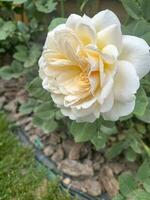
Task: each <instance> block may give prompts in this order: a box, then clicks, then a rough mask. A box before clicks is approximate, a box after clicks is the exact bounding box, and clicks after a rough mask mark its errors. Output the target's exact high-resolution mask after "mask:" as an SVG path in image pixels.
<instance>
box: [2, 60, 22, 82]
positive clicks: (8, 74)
mask: <svg viewBox="0 0 150 200" xmlns="http://www.w3.org/2000/svg"><path fill="white" fill-rule="evenodd" d="M23 73H24V68H23V66H22V65H21V63H19V62H17V61H15V60H14V61H13V62H12V64H11V66H4V67H2V68H0V77H1V78H3V79H6V80H10V79H11V78H19V77H20V76H21V75H22V74H23Z"/></svg>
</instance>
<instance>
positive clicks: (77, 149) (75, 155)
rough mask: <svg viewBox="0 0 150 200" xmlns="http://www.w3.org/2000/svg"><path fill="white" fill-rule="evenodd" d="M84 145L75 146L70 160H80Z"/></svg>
mask: <svg viewBox="0 0 150 200" xmlns="http://www.w3.org/2000/svg"><path fill="white" fill-rule="evenodd" d="M82 146H83V145H82V144H74V145H73V146H72V148H71V150H70V152H69V156H68V158H69V159H70V160H79V158H80V151H81V148H82Z"/></svg>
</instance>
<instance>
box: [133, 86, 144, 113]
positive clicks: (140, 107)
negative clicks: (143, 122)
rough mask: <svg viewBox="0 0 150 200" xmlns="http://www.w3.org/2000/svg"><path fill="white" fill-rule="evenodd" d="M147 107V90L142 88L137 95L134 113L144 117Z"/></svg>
mask: <svg viewBox="0 0 150 200" xmlns="http://www.w3.org/2000/svg"><path fill="white" fill-rule="evenodd" d="M147 105H148V99H147V96H146V93H145V90H144V89H143V88H142V87H140V89H139V90H138V92H137V95H136V104H135V108H134V111H133V113H134V114H135V115H137V116H143V115H144V113H145V111H146V107H147Z"/></svg>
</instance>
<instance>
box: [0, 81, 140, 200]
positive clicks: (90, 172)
mask: <svg viewBox="0 0 150 200" xmlns="http://www.w3.org/2000/svg"><path fill="white" fill-rule="evenodd" d="M23 85H24V79H20V80H18V82H16V81H13V80H11V81H9V82H7V81H2V82H1V84H0V86H1V87H0V92H1V94H2V95H1V98H0V103H1V107H2V108H3V109H4V110H5V111H6V112H7V113H8V116H9V118H10V120H12V121H14V122H15V124H16V123H17V124H18V125H21V126H22V127H23V128H24V130H25V133H26V135H27V137H28V138H29V140H30V141H31V142H32V143H33V144H34V145H36V146H37V147H38V148H40V149H41V150H42V151H43V153H44V154H45V155H46V156H47V157H48V158H49V159H50V160H52V161H53V162H54V163H56V168H57V169H58V170H59V172H63V173H61V175H62V177H61V178H62V181H63V183H64V184H65V185H66V186H67V187H68V188H70V187H71V188H74V189H76V190H80V191H82V192H84V193H88V194H89V195H91V196H94V197H96V196H100V195H101V194H102V193H103V192H107V193H108V194H109V197H110V198H113V197H115V196H116V194H117V193H118V191H119V181H118V177H119V176H120V174H122V173H123V172H125V171H136V170H137V167H138V166H137V164H136V163H130V162H127V161H126V160H125V159H123V158H122V157H120V158H119V160H114V161H111V162H110V161H108V160H107V158H106V157H105V155H104V152H103V150H102V151H99V152H97V151H96V150H95V149H93V147H92V145H91V144H90V143H80V144H76V143H75V142H74V140H73V139H72V138H71V137H69V136H68V135H66V133H64V132H62V131H61V132H54V133H50V134H44V133H43V131H42V130H40V129H39V128H36V127H34V126H33V124H32V116H31V115H24V114H22V113H20V112H19V108H20V105H21V104H22V103H23V102H25V101H26V100H27V93H26V91H25V89H23ZM5 91H6V92H5ZM122 136H123V135H118V137H117V138H114V137H112V138H110V144H111V143H112V142H115V141H116V139H117V140H118V141H119V140H120V137H122ZM114 139H115V140H114Z"/></svg>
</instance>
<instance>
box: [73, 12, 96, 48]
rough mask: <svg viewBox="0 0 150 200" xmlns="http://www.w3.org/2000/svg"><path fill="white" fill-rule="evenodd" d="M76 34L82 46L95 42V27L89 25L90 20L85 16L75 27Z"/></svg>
mask: <svg viewBox="0 0 150 200" xmlns="http://www.w3.org/2000/svg"><path fill="white" fill-rule="evenodd" d="M75 30H76V33H77V35H78V37H79V38H80V40H81V41H82V43H83V44H84V45H89V44H93V43H95V42H96V31H95V27H94V26H92V23H90V18H87V17H86V16H85V17H83V18H82V20H80V21H79V22H78V24H77V25H76V29H75Z"/></svg>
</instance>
